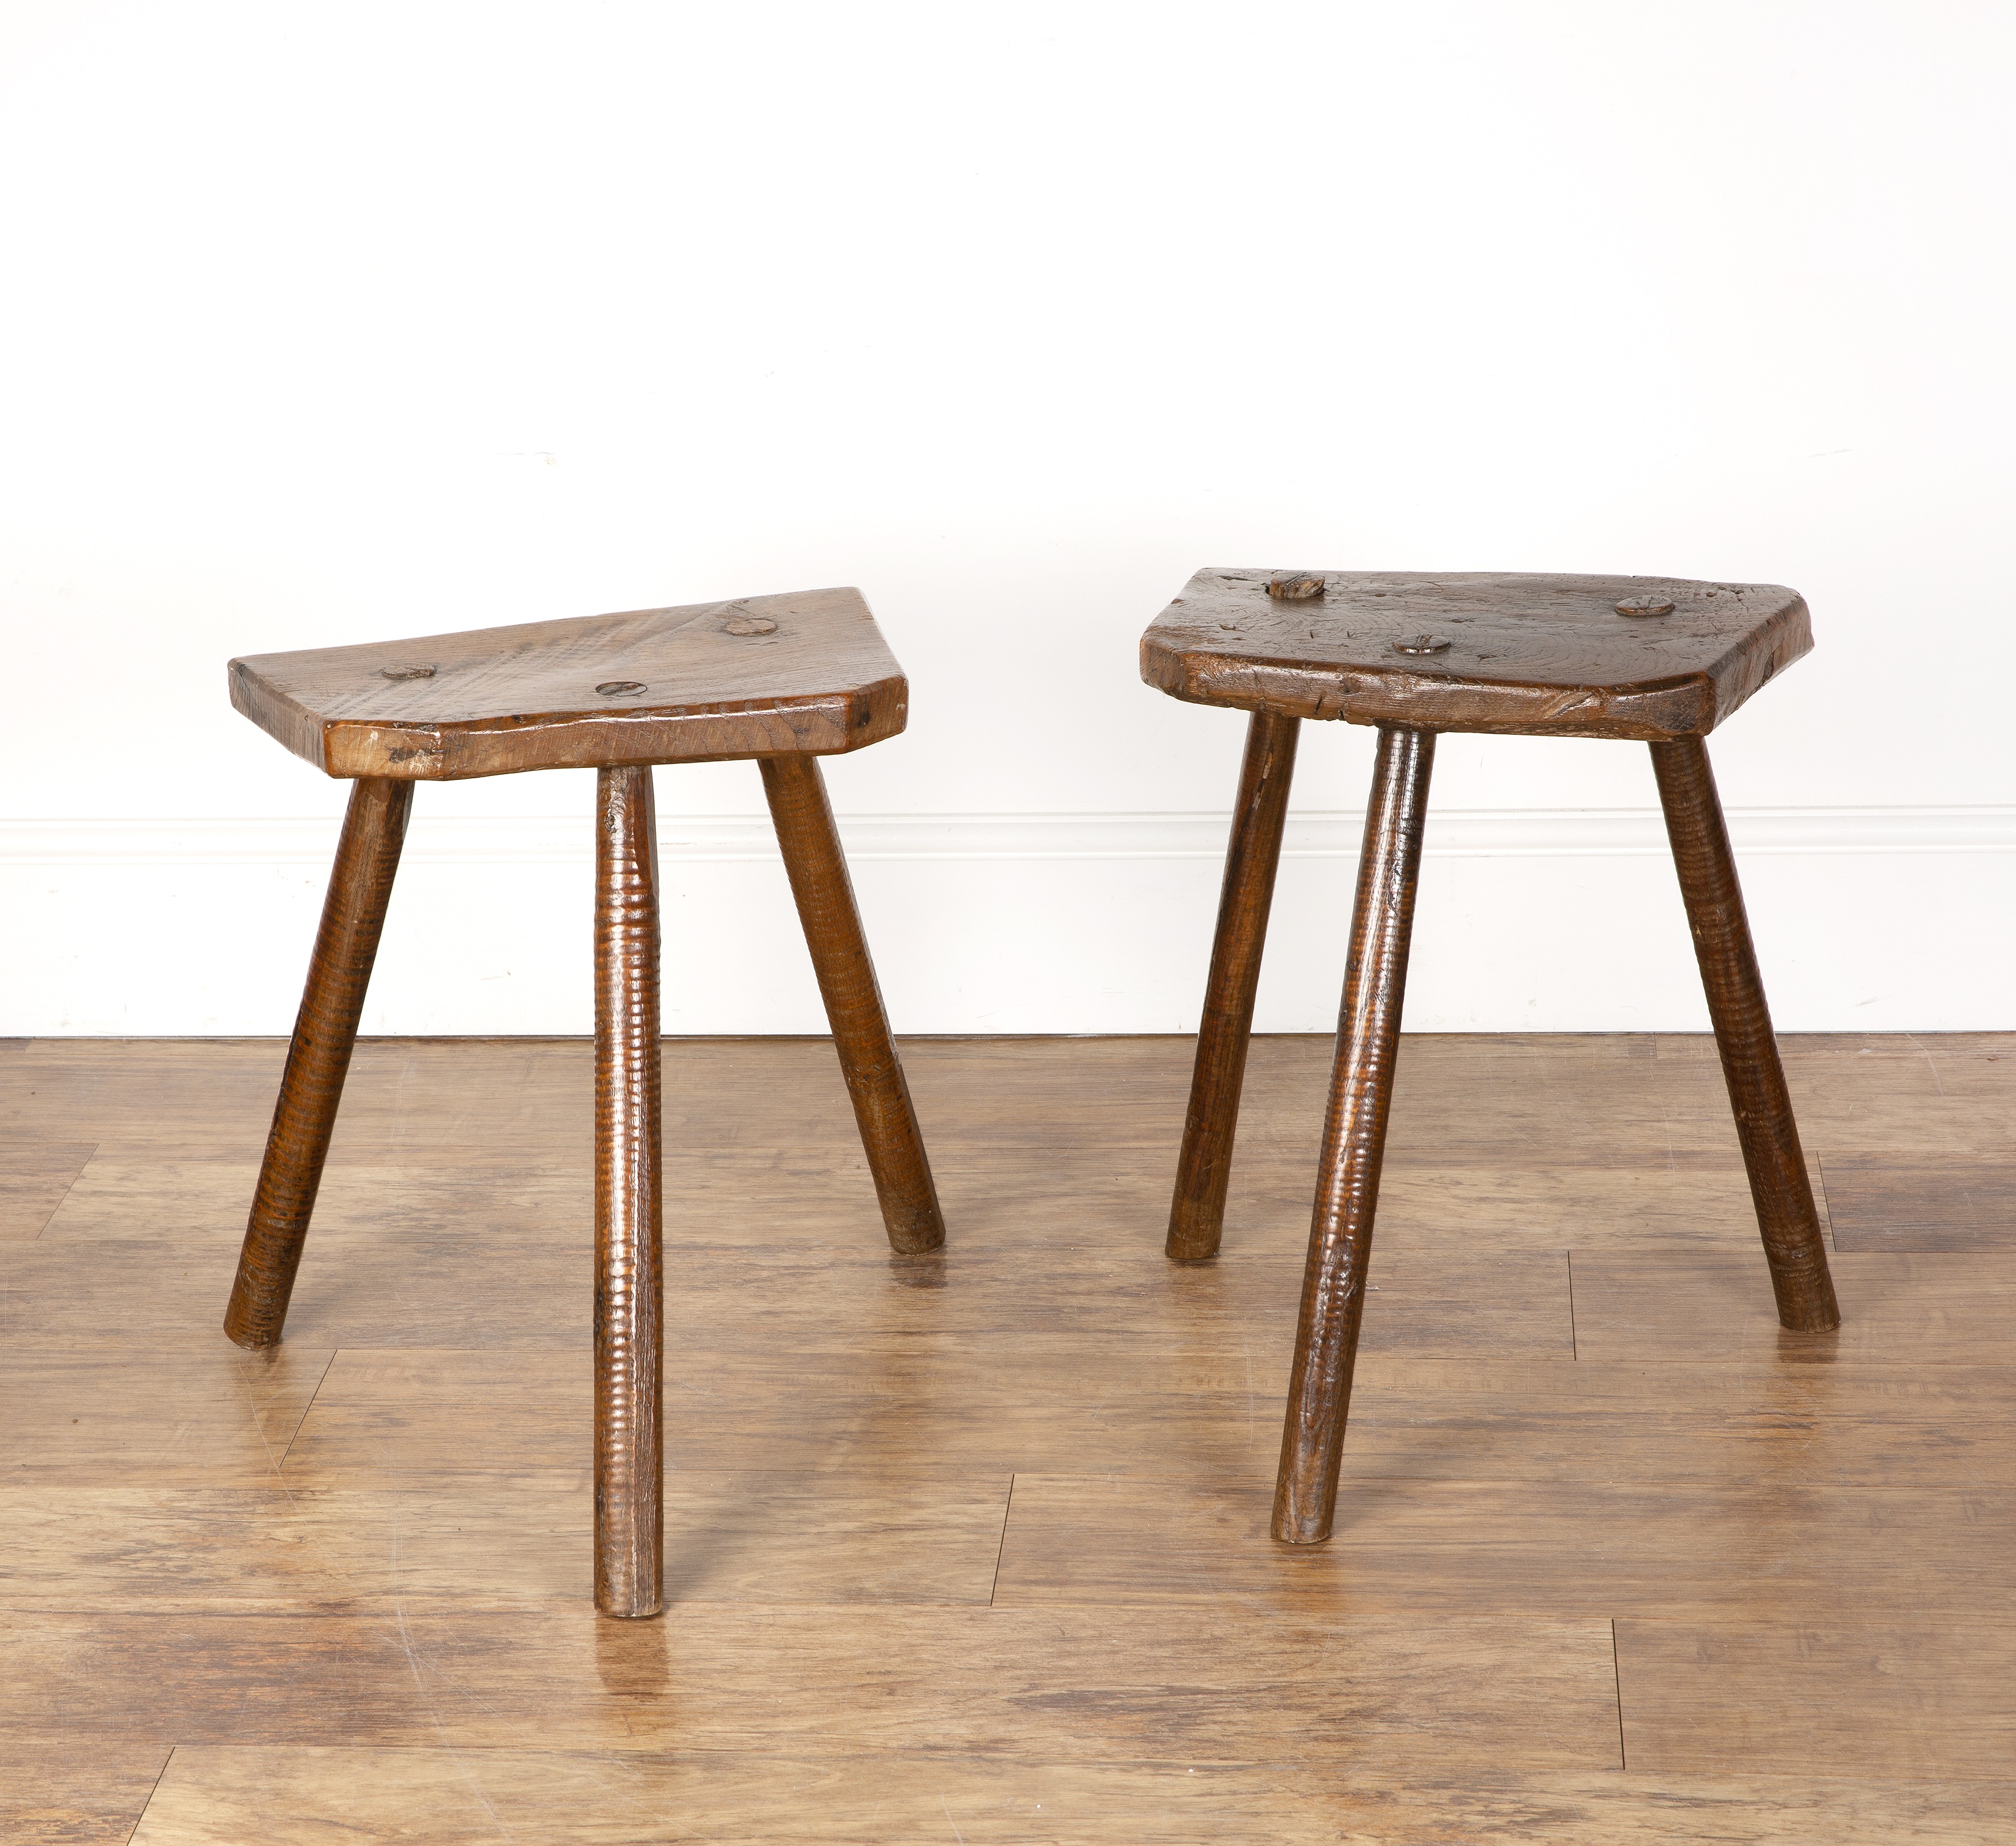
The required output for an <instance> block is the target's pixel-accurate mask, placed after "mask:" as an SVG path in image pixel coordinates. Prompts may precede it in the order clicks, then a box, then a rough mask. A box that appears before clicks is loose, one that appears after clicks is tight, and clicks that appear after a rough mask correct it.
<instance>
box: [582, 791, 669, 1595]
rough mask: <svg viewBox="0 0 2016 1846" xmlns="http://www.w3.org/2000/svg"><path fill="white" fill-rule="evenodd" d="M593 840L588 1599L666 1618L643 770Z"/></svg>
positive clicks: (654, 1005)
mask: <svg viewBox="0 0 2016 1846" xmlns="http://www.w3.org/2000/svg"><path fill="white" fill-rule="evenodd" d="M596 797H597V806H596V833H595V1602H596V1607H597V1608H599V1609H600V1610H603V1613H604V1614H610V1615H626V1616H635V1615H656V1614H657V1613H658V1611H659V1610H661V1609H662V1608H663V1607H664V1455H663V1452H662V1450H661V1446H660V1440H659V1429H658V1387H659V1379H660V1373H661V1358H660V1352H659V1330H660V1326H661V1321H662V1319H663V1313H662V1310H663V1300H664V1297H663V1290H662V1283H661V1277H660V1269H659V1261H660V1254H661V1243H662V1241H663V1230H664V1206H663V1203H662V1196H661V1191H660V1186H659V1169H660V1164H661V1128H660V1121H659V1053H658V832H657V817H656V815H655V814H654V812H653V804H652V800H651V771H650V766H649V765H646V766H645V767H643V768H621V769H604V770H603V771H601V772H599V776H598V778H597V783H596Z"/></svg>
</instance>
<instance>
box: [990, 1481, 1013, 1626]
mask: <svg viewBox="0 0 2016 1846" xmlns="http://www.w3.org/2000/svg"><path fill="white" fill-rule="evenodd" d="M1014 1510H1015V1477H1014V1475H1013V1474H1010V1475H1009V1477H1008V1498H1007V1499H1006V1502H1004V1503H1003V1506H1002V1508H1001V1542H1000V1544H999V1546H996V1547H995V1553H994V1581H993V1582H992V1583H991V1584H989V1585H988V1587H987V1606H988V1608H990V1609H992V1607H994V1599H995V1597H996V1596H999V1594H1000V1593H1001V1560H1002V1559H1003V1557H1004V1556H1006V1555H1007V1551H1008V1521H1009V1519H1010V1516H1011V1515H1012V1514H1013V1513H1014Z"/></svg>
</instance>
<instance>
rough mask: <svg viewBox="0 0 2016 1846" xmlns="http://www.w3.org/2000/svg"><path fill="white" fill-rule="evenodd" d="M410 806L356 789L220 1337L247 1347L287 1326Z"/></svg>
mask: <svg viewBox="0 0 2016 1846" xmlns="http://www.w3.org/2000/svg"><path fill="white" fill-rule="evenodd" d="M412 806H413V785H412V783H410V782H394V781H392V780H390V779H387V778H385V777H383V776H375V775H373V776H362V777H359V778H358V780H357V781H356V782H355V783H353V784H352V785H351V790H350V806H349V809H348V811H347V812H346V813H345V814H344V818H343V834H342V837H341V838H340V840H338V841H337V847H336V864H335V865H334V866H333V868H332V869H331V870H330V872H329V894H328V896H327V897H326V898H325V899H324V900H323V901H322V926H321V927H320V928H319V929H318V930H316V931H315V952H314V954H313V955H311V956H310V957H309V959H308V985H307V986H306V987H305V988H304V989H303V990H302V992H301V1011H300V1013H298V1014H297V1016H296V1017H295V1020H294V1036H293V1042H291V1043H290V1045H288V1047H287V1066H286V1071H285V1072H284V1073H283V1075H282V1076H281V1078H280V1096H279V1101H278V1102H277V1103H275V1105H274V1107H273V1126H272V1129H271V1131H270V1132H268V1135H267V1136H266V1157H265V1160H262V1161H261V1163H260V1166H259V1185H258V1189H257V1191H256V1192H255V1193H254V1194H253V1196H252V1214H251V1217H250V1219H249V1220H248V1221H247V1224H246V1226H245V1243H244V1246H243V1248H242V1249H241V1250H239V1255H238V1279H237V1280H236V1281H235V1282H234V1283H232V1286H231V1304H230V1306H229V1308H226V1309H225V1315H224V1330H225V1332H226V1333H229V1335H230V1336H231V1337H232V1339H234V1340H236V1341H237V1342H238V1344H239V1345H240V1346H250V1347H253V1348H258V1347H261V1346H274V1345H277V1344H279V1338H280V1330H281V1329H282V1328H283V1326H285V1325H286V1319H287V1301H288V1298H289V1297H290V1296H291V1295H292V1294H293V1292H294V1273H295V1272H296V1271H297V1269H298V1268H300V1267H301V1247H302V1245H303V1244H304V1243H306V1242H307V1240H308V1220H309V1219H310V1218H311V1217H312V1216H313V1215H314V1214H315V1193H317V1192H318V1191H319V1189H320V1188H321V1186H322V1162H323V1161H324V1160H326V1158H327V1157H328V1155H329V1133H330V1131H331V1130H332V1129H333V1128H334V1127H335V1126H336V1110H337V1104H338V1103H340V1102H341V1101H342V1099H343V1080H344V1078H345V1077H346V1076H347V1074H349V1071H350V1053H351V1048H352V1046H354V1045H355V1044H356V1042H357V1022H358V1018H359V1017H360V1016H361V1015H362V1013H363V1010H364V995H365V989H366V988H368V987H369V985H370V983H371V964H372V963H373V961H375V960H376V959H377V955H378V937H379V935H380V932H381V931H382V930H383V928H384V925H385V906H386V905H387V902H388V901H390V900H391V895H392V879H393V876H394V873H397V872H398V869H399V848H400V847H401V846H402V845H403V844H405V837H406V819H407V816H408V815H409V814H410V813H411V812H412Z"/></svg>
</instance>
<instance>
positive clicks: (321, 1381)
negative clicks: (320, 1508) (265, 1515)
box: [273, 1346, 343, 1500]
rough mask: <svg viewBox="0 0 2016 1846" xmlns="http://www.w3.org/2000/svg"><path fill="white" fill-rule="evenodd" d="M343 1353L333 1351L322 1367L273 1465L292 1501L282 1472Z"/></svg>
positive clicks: (283, 1490)
mask: <svg viewBox="0 0 2016 1846" xmlns="http://www.w3.org/2000/svg"><path fill="white" fill-rule="evenodd" d="M342 1351H343V1348H341V1347H340V1346H338V1347H336V1348H333V1349H332V1350H331V1351H330V1353H329V1363H328V1364H327V1365H326V1366H323V1367H322V1376H320V1377H319V1378H318V1379H316V1380H315V1389H314V1390H313V1391H310V1392H309V1393H308V1402H307V1403H306V1404H304V1405H302V1406H301V1420H300V1421H299V1422H298V1423H296V1424H295V1425H294V1433H293V1434H292V1435H291V1436H290V1437H289V1438H287V1445H286V1448H283V1449H282V1450H281V1451H280V1459H279V1460H278V1461H276V1462H275V1463H274V1464H273V1479H274V1481H275V1482H276V1483H278V1484H279V1488H280V1491H281V1492H283V1493H284V1494H286V1496H287V1498H288V1499H290V1500H292V1499H293V1497H294V1496H293V1490H292V1488H291V1487H290V1484H288V1483H287V1482H286V1481H282V1480H281V1478H280V1471H281V1470H283V1468H285V1467H286V1465H287V1457H288V1456H290V1455H292V1454H293V1452H294V1445H295V1444H296V1443H297V1442H298V1441H300V1440H301V1431H302V1430H304V1429H306V1428H307V1427H308V1417H309V1415H310V1413H311V1412H312V1411H313V1410H314V1409H315V1399H316V1398H319V1397H320V1396H321V1395H322V1387H323V1386H324V1385H325V1384H327V1383H328V1382H329V1373H331V1372H332V1371H333V1370H334V1369H335V1368H336V1362H337V1357H338V1356H339V1355H340V1354H341V1352H342Z"/></svg>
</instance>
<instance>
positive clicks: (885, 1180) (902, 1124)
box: [759, 756, 945, 1255]
mask: <svg viewBox="0 0 2016 1846" xmlns="http://www.w3.org/2000/svg"><path fill="white" fill-rule="evenodd" d="M759 762H760V765H761V768H762V771H763V793H765V795H766V796H768V797H769V802H770V818H771V819H772V820H773V821H775V822H776V827H777V844H779V846H780V847H783V853H784V869H785V870H786V871H787V873H790V879H791V894H792V896H793V897H794V898H797V903H798V916H799V919H800V920H801V922H802V923H804V924H805V943H806V945H807V947H808V948H810V949H811V950H812V967H813V970H814V971H815V973H817V974H818V976H819V992H820V993H821V994H822V995H824V997H825V999H826V1017H827V1019H828V1020H830V1021H831V1022H832V1024H833V1049H834V1050H836V1051H837V1052H838V1053H840V1067H841V1073H842V1074H843V1075H844V1077H845V1078H846V1079H847V1093H848V1096H850V1097H851V1098H852V1099H853V1103H854V1119H855V1121H857V1122H858V1123H859V1124H860V1127H861V1144H862V1147H863V1148H864V1149H865V1150H866V1153H867V1155H868V1170H869V1172H870V1173H872V1174H873V1175H874V1177H875V1196H876V1197H877V1199H879V1200H880V1201H881V1205H882V1222H883V1223H884V1225H886V1226H887V1229H888V1232H889V1242H890V1245H891V1247H892V1248H894V1249H895V1250H899V1251H901V1252H902V1253H903V1254H905V1255H914V1254H917V1253H918V1252H920V1251H922V1250H935V1249H937V1248H938V1246H939V1245H940V1244H941V1243H944V1242H945V1219H944V1218H943V1217H942V1215H941V1214H940V1212H939V1211H938V1190H937V1189H936V1188H935V1187H934V1186H933V1185H932V1183H931V1161H930V1160H928V1159H927V1157H926V1156H925V1153H924V1138H923V1135H922V1134H920V1132H918V1128H917V1114H916V1110H915V1109H913V1107H911V1104H910V1086H909V1084H908V1083H907V1082H905V1081H904V1077H903V1067H902V1063H901V1062H900V1061H898V1058H897V1056H896V1042H895V1039H894V1038H891V1036H890V1033H889V1020H888V1017H887V1014H886V1013H884V1011H883V1009H882V991H881V989H880V988H879V987H878V986H877V984H876V981H875V964H874V963H873V962H872V961H870V960H869V957H868V943H867V939H866V937H864V936H863V935H862V933H861V913H860V912H859V910H858V909H856V908H855V902H854V884H853V881H852V880H851V879H849V878H848V875H847V860H846V858H845V856H844V855H843V854H842V853H841V846H840V833H839V829H837V828H836V827H835V826H834V825H833V808H832V806H831V804H830V803H829V802H828V801H827V800H826V779H825V778H824V777H823V775H820V773H819V761H818V759H817V758H816V757H808V756H788V757H761V758H760V759H759Z"/></svg>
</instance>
